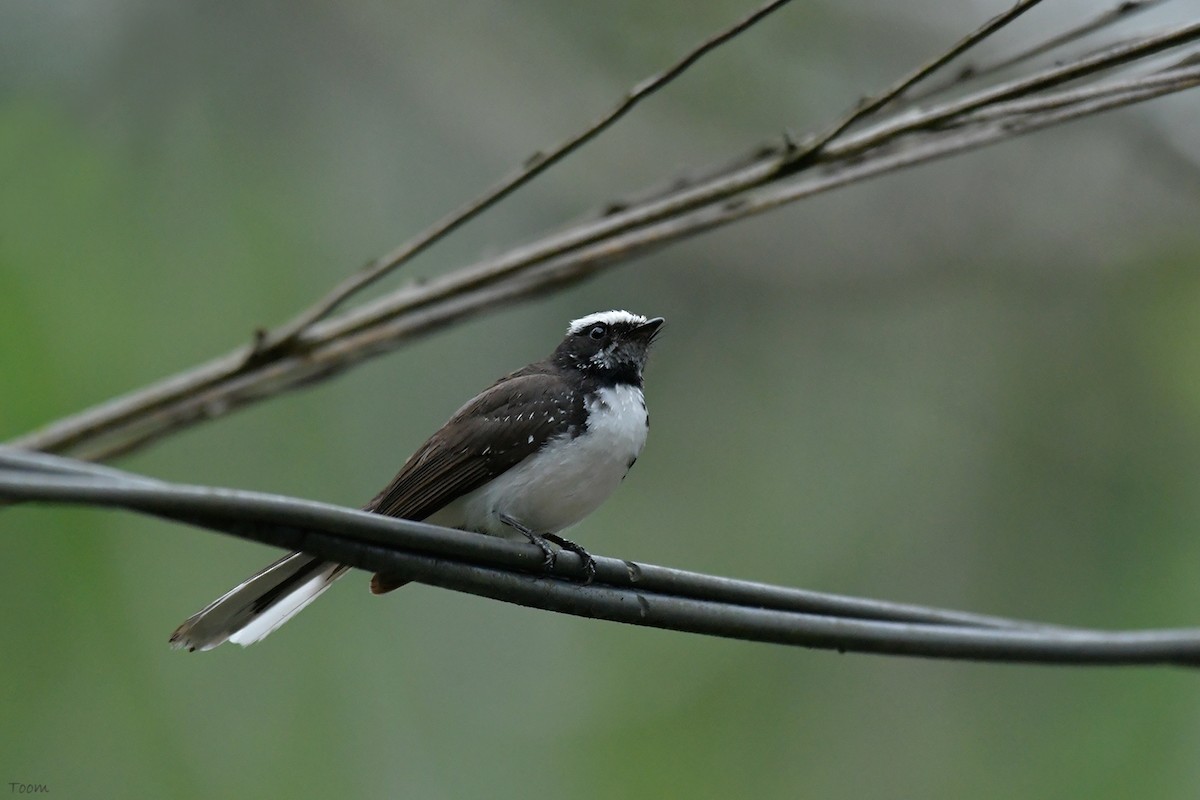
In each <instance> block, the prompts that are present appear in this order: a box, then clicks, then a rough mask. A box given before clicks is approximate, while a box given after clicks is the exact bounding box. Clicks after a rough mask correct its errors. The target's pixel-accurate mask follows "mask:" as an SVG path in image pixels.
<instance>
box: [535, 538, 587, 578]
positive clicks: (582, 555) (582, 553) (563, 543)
mask: <svg viewBox="0 0 1200 800" xmlns="http://www.w3.org/2000/svg"><path fill="white" fill-rule="evenodd" d="M546 538H547V539H549V540H550V541H552V542H554V543H555V544H556V545H558V546H559V547H561V548H562V549H563V550H567V551H569V552H571V553H574V554H575V555H577V556H579V560H580V561H582V562H583V585H584V586H587V585H588V584H589V583H591V582H592V581H594V580H596V559H594V558H592V554H591V553H589V552H588V551H587V550H584V549H583V545H579V544H576V543H575V542H572V541H571V540H570V539H565V538H563V537H562V536H558V535H556V534H553V533H547V534H546Z"/></svg>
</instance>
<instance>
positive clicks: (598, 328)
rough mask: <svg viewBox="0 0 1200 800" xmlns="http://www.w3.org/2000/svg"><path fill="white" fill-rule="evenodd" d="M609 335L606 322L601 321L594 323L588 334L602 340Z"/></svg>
mask: <svg viewBox="0 0 1200 800" xmlns="http://www.w3.org/2000/svg"><path fill="white" fill-rule="evenodd" d="M607 335H608V326H607V325H605V324H604V323H600V324H599V325H593V326H592V329H591V330H590V331H588V336H590V337H592V338H593V339H595V340H596V341H600V340H601V339H603V338H604V337H605V336H607Z"/></svg>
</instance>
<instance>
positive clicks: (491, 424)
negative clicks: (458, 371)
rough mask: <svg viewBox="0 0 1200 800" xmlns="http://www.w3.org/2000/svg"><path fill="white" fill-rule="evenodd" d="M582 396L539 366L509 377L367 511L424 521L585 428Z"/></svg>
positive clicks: (449, 426) (407, 466) (453, 422)
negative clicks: (553, 442) (558, 439)
mask: <svg viewBox="0 0 1200 800" xmlns="http://www.w3.org/2000/svg"><path fill="white" fill-rule="evenodd" d="M584 419H585V417H584V409H583V398H582V397H581V396H579V393H578V392H576V393H572V392H571V391H570V389H569V387H568V386H567V385H566V382H565V381H564V380H563V379H562V377H560V376H559V375H558V374H557V373H555V372H551V371H549V370H546V369H544V368H539V367H537V366H530V367H526V368H525V369H523V370H520V371H518V372H514V373H512V374H511V375H508V376H505V377H504V378H501V379H500V380H499V381H497V382H496V383H495V384H493V385H492V386H491V387H490V388H488V389H485V390H484V391H483V392H482V393H481V394H479V395H478V396H477V397H475V398H474V399H473V400H471V401H470V402H469V403H467V404H466V405H465V406H463V407H462V408H461V409H459V410H458V412H457V413H456V414H455V415H454V416H453V417H451V418H450V421H449V422H447V423H446V424H445V425H443V426H442V427H441V429H440V430H438V431H437V432H436V433H435V434H433V436H431V437H429V441H427V442H425V444H423V445H421V447H420V448H418V450H417V451H416V452H415V453H413V454H412V455H411V456H410V457H409V459H408V461H406V462H405V463H404V466H403V467H401V468H400V472H399V473H397V474H396V477H395V478H393V479H392V482H391V483H389V484H388V485H387V487H386V488H384V490H383V491H382V492H380V493H379V494H378V495H377V496H376V497H375V499H374V500H372V501H371V502H370V503H368V504H367V506H366V510H367V511H374V512H376V513H378V514H386V515H388V516H392V517H403V518H405V519H415V520H422V519H425V518H426V517H428V516H429V515H431V514H433V513H434V512H436V511H437V510H439V509H440V508H442V507H443V506H445V505H447V504H448V503H450V502H452V501H454V500H456V499H457V498H459V497H461V496H462V495H464V494H467V493H468V492H471V491H473V490H475V489H477V488H479V487H480V486H482V485H483V484H485V483H487V482H488V481H489V480H491V479H492V478H494V477H496V476H497V475H500V474H502V473H503V472H505V471H506V470H509V469H511V468H512V467H514V466H516V465H517V464H519V463H520V462H521V461H522V460H523V459H525V458H526V457H527V456H529V455H531V454H533V453H535V452H537V450H538V449H539V448H540V447H541V446H542V445H543V444H545V443H546V441H547V440H548V439H551V438H553V437H555V436H558V435H560V434H563V433H568V432H572V429H573V428H575V429H577V428H579V427H581V426H582V425H583V424H584Z"/></svg>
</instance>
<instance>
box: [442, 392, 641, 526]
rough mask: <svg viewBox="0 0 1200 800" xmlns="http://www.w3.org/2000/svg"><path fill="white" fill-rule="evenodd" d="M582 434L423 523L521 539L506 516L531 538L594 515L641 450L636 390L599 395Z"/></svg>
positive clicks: (549, 445) (553, 443)
mask: <svg viewBox="0 0 1200 800" xmlns="http://www.w3.org/2000/svg"><path fill="white" fill-rule="evenodd" d="M588 412H589V414H588V429H587V431H586V432H585V433H583V434H581V435H580V436H577V437H575V438H574V439H567V438H565V437H564V438H559V439H551V440H550V441H548V442H546V444H545V445H544V446H543V447H542V449H541V450H539V451H538V452H536V453H534V454H533V455H531V456H529V457H528V458H526V459H525V460H524V461H522V462H521V463H520V464H517V465H516V466H515V467H513V468H512V469H510V470H508V471H507V472H505V473H504V474H503V475H500V476H499V477H497V478H496V479H494V480H493V481H491V482H490V483H487V484H485V485H484V486H481V487H480V488H478V489H476V490H475V491H473V492H471V493H469V494H466V495H463V496H462V497H460V498H459V499H458V500H455V501H454V502H453V503H451V504H450V505H448V506H446V507H445V508H443V509H442V510H441V511H439V512H437V513H436V514H434V515H432V516H431V517H429V519H428V521H429V522H432V523H434V524H437V525H447V526H450V527H456V528H464V529H466V530H474V531H480V532H483V533H491V534H495V535H498V536H513V535H515V537H516V538H521V535H520V534H519V533H516V532H515V531H513V529H512V528H510V527H509V526H507V525H505V524H504V523H502V522H501V521H500V515H501V514H507V515H509V516H511V517H512V518H514V519H516V520H517V521H518V522H521V523H522V524H524V525H526V526H527V527H529V528H530V529H532V530H533V531H534V532H536V533H557V532H558V531H561V530H563V529H564V528H569V527H570V526H572V525H574V524H575V523H577V522H579V521H580V520H581V519H583V518H584V517H586V516H587V515H588V514H590V513H592V512H593V511H595V510H596V509H597V508H598V507H599V506H600V504H601V503H603V502H604V501H605V499H607V498H608V496H609V495H610V494H612V492H613V490H614V489H616V488H617V485H618V484H619V483H620V482H621V479H622V478H624V477H625V473H626V472H628V471H629V467H630V466H631V465H632V464H633V461H634V459H636V458H637V457H638V455H639V454H640V453H641V452H642V447H644V446H645V444H646V431H647V429H648V428H647V418H646V404H645V401H644V400H643V397H642V390H641V389H639V388H637V387H635V386H618V387H615V388H612V389H601V390H600V391H599V392H598V393H597V396H596V398H595V399H593V400H592V402H591V404H590V405H589V406H588Z"/></svg>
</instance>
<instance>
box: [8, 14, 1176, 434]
mask: <svg viewBox="0 0 1200 800" xmlns="http://www.w3.org/2000/svg"><path fill="white" fill-rule="evenodd" d="M1022 7H1023V6H1018V7H1017V8H1018V9H1019V8H1022ZM1014 10H1016V9H1014ZM1010 13H1012V12H1010ZM981 30H984V29H981ZM977 34H978V32H977ZM1198 38H1200V23H1193V24H1190V25H1181V26H1179V27H1177V28H1174V29H1172V30H1170V31H1167V32H1165V33H1159V34H1155V35H1151V36H1146V37H1143V38H1142V39H1140V40H1138V41H1135V42H1125V43H1121V44H1119V45H1117V46H1115V47H1110V48H1107V49H1105V50H1103V51H1101V52H1099V53H1093V54H1091V55H1088V56H1084V57H1081V58H1078V59H1076V60H1073V61H1069V62H1067V63H1064V64H1062V65H1056V66H1052V67H1048V68H1045V69H1042V70H1039V71H1037V72H1034V73H1033V74H1030V75H1027V76H1025V77H1022V78H1019V79H1016V80H1012V81H1008V82H1006V83H1003V84H1000V85H998V86H993V87H985V88H983V89H980V90H978V91H975V92H972V93H970V94H967V95H965V96H963V97H960V98H957V99H954V100H952V101H948V102H943V103H939V104H936V105H933V106H931V107H930V108H928V109H910V110H907V111H904V112H902V113H899V114H896V115H893V116H890V117H888V118H885V119H883V120H881V121H879V122H877V123H876V124H874V125H872V126H869V127H865V128H863V129H862V130H859V131H856V132H853V133H846V132H843V133H842V134H841V135H839V136H837V138H835V139H832V140H828V141H826V143H825V145H824V146H823V147H822V148H821V149H820V152H819V153H815V154H814V155H813V156H812V158H811V160H810V161H811V163H810V164H809V165H808V166H807V167H805V168H804V169H800V170H794V169H792V168H791V167H792V166H793V165H794V163H795V161H794V159H795V156H796V150H795V148H794V147H793V148H788V147H786V146H785V147H780V148H770V149H766V150H763V151H761V152H760V153H758V154H757V155H756V157H755V158H753V159H751V160H749V161H745V162H743V163H742V164H740V165H739V166H738V167H737V169H735V170H733V171H718V172H716V173H714V174H713V175H712V177H709V178H707V179H705V180H703V181H701V182H699V183H694V184H692V185H689V186H686V187H683V188H680V189H679V190H678V191H674V192H671V193H669V194H666V195H660V196H656V197H654V198H653V199H650V200H648V201H646V202H642V203H638V204H635V205H632V206H629V207H624V208H621V209H619V210H616V211H615V212H614V213H610V214H607V215H605V216H603V217H601V218H599V219H594V220H589V221H585V222H582V223H580V224H577V225H575V226H572V227H571V228H569V229H567V230H564V231H562V232H559V233H555V234H552V235H550V236H547V237H544V238H542V239H539V240H537V241H535V242H533V243H531V244H528V245H525V246H522V247H517V248H514V249H513V250H511V251H509V252H507V253H504V254H502V255H499V256H497V257H495V258H491V259H488V260H486V261H483V262H481V263H479V264H475V265H472V266H468V267H464V268H461V269H458V270H455V271H453V272H451V273H448V274H446V275H444V276H441V277H438V278H434V279H432V280H429V281H427V282H425V283H422V284H420V285H413V286H408V287H404V288H401V289H398V290H396V291H394V292H391V293H389V294H387V295H385V296H383V297H381V298H379V299H378V300H375V301H373V302H370V303H367V304H364V305H362V306H359V307H356V308H354V309H351V310H349V311H346V312H343V313H341V314H340V315H338V316H336V317H332V318H329V319H325V320H323V321H321V322H318V323H315V324H312V325H309V326H307V327H306V328H305V329H304V330H303V331H302V332H300V333H299V334H298V335H297V337H296V339H295V344H294V345H293V346H292V347H290V348H287V349H286V352H285V351H277V352H274V353H272V354H271V356H270V357H269V358H266V357H259V358H248V356H249V355H250V354H251V350H250V349H249V348H240V349H238V350H237V351H234V352H233V353H231V354H229V355H226V356H224V357H222V358H219V359H216V360H214V361H212V362H210V363H208V364H205V365H202V366H200V367H198V368H196V369H193V370H190V371H188V372H185V373H182V374H181V375H179V376H176V377H174V378H171V379H168V380H166V381H163V382H161V383H158V384H155V385H152V386H150V387H148V388H146V389H143V390H141V391H138V392H135V393H133V394H131V395H128V396H126V397H124V398H118V399H117V400H114V401H111V402H109V403H106V404H104V405H102V406H99V407H97V408H94V409H90V410H88V411H84V412H82V413H80V414H77V415H75V416H73V417H70V418H67V419H64V420H62V421H60V422H57V423H55V424H53V425H51V426H48V427H47V428H45V429H43V430H41V431H37V432H34V433H33V434H30V435H27V436H25V437H22V438H20V439H18V440H17V441H16V442H15V443H16V444H18V445H20V446H22V447H26V448H29V449H40V450H48V451H53V452H75V453H80V454H84V455H87V456H89V457H103V456H107V455H111V454H114V453H119V452H124V451H127V450H129V449H133V448H135V447H138V446H141V445H143V444H145V443H147V442H149V441H153V440H154V439H156V438H158V437H160V436H163V435H166V434H167V433H170V432H171V431H174V430H178V429H179V428H181V427H184V426H187V425H190V424H193V423H195V422H197V421H201V420H205V419H211V418H214V417H217V416H221V415H223V414H226V413H228V412H229V411H231V410H233V409H235V408H238V407H240V406H242V405H245V404H247V403H250V402H253V401H255V400H257V399H261V398H264V397H268V396H271V395H274V394H276V393H278V392H281V391H285V390H287V389H291V388H295V387H298V386H300V385H303V384H305V383H308V382H311V381H314V380H318V379H320V378H323V377H327V376H328V375H331V374H333V373H335V372H337V371H339V370H342V369H345V368H347V367H349V366H351V365H353V364H354V363H357V362H358V361H361V360H362V359H365V358H368V357H370V356H373V355H376V354H379V353H382V352H386V351H387V350H390V349H392V348H394V347H395V346H396V345H397V344H398V343H400V342H402V341H408V340H411V339H412V338H413V337H415V336H418V335H420V334H423V333H426V332H429V331H431V330H434V329H436V328H438V327H441V326H444V325H448V324H450V323H452V322H454V321H456V320H458V319H461V318H463V317H466V316H469V315H473V314H476V313H480V312H481V311H484V310H491V309H495V308H497V307H498V306H499V305H501V304H503V303H508V302H513V301H515V300H518V299H522V298H526V297H530V296H532V295H535V294H538V293H541V292H545V291H548V290H550V289H553V288H556V287H560V286H563V285H565V284H568V283H571V282H575V281H579V280H582V279H584V278H586V277H587V276H589V275H592V274H594V273H595V272H596V271H598V270H600V269H604V268H607V267H609V266H612V265H614V264H617V263H621V262H624V261H628V260H629V259H630V258H632V257H634V256H636V255H639V254H642V253H645V252H647V251H649V250H650V249H652V248H655V247H659V246H662V245H664V244H666V243H669V242H672V241H676V240H678V239H680V238H683V237H686V236H692V235H695V234H697V233H699V232H702V231H705V230H709V229H711V228H714V227H717V226H720V225H725V224H728V223H730V222H733V221H736V220H739V219H742V218H744V217H747V216H750V215H754V214H759V213H763V212H765V211H768V210H770V209H772V208H776V207H778V206H779V205H781V204H783V203H788V202H794V201H796V200H799V199H802V198H805V197H809V196H811V195H814V194H817V193H820V192H825V191H830V190H832V189H835V188H838V187H841V186H845V185H848V184H850V183H854V182H857V181H861V180H865V179H868V178H871V177H874V176H877V175H881V174H883V173H886V172H890V171H894V170H897V169H901V168H904V167H908V166H912V165H915V164H919V163H924V162H927V161H930V160H934V159H937V158H943V157H946V156H949V155H953V154H956V153H961V152H965V151H967V150H971V149H975V148H978V147H982V146H984V145H987V144H990V143H993V142H997V141H1001V140H1004V139H1007V138H1010V137H1012V136H1015V135H1018V134H1020V133H1024V132H1028V131H1032V130H1038V129H1040V128H1043V127H1046V126H1048V125H1053V124H1059V123H1062V122H1067V121H1070V120H1074V119H1079V118H1081V117H1083V116H1086V115H1089V114H1094V113H1098V112H1101V111H1104V110H1108V109H1111V108H1117V107H1121V106H1125V105H1129V104H1131V103H1135V102H1141V101H1144V100H1147V99H1149V98H1152V97H1156V96H1160V95H1162V94H1166V93H1170V92H1178V91H1183V90H1185V89H1188V88H1192V87H1193V86H1195V85H1196V84H1195V82H1194V80H1193V76H1192V75H1191V73H1189V72H1186V71H1185V70H1184V69H1178V70H1176V71H1174V72H1171V71H1168V72H1165V73H1160V74H1159V77H1157V78H1152V79H1149V80H1147V79H1145V78H1120V77H1111V76H1110V77H1102V76H1104V75H1105V74H1107V73H1110V72H1111V71H1112V70H1113V69H1115V68H1117V67H1120V66H1123V65H1129V64H1131V63H1141V62H1142V61H1144V60H1145V59H1148V58H1150V57H1151V56H1154V55H1156V54H1160V53H1163V52H1167V51H1178V50H1179V49H1180V48H1182V47H1183V46H1185V45H1187V44H1190V43H1191V42H1194V41H1196V40H1197V39H1198ZM961 44H962V43H959V45H956V48H960V47H961ZM960 52H961V50H960ZM944 60H945V56H942V57H939V59H935V61H942V62H943V63H944ZM931 63H933V62H931ZM677 66H678V65H677ZM926 74H927V73H926ZM664 75H666V73H664ZM662 78H663V76H659V79H662ZM1087 78H1094V79H1095V81H1096V82H1095V83H1092V84H1089V85H1077V86H1076V87H1075V88H1072V89H1058V87H1062V86H1064V85H1066V84H1070V83H1076V84H1080V83H1081V82H1082V81H1084V79H1087ZM905 83H907V81H906V82H905ZM1089 86H1090V88H1089ZM1056 89H1057V91H1055V90H1056ZM885 94H886V93H885ZM881 96H882V95H881ZM260 356H261V353H260Z"/></svg>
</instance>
